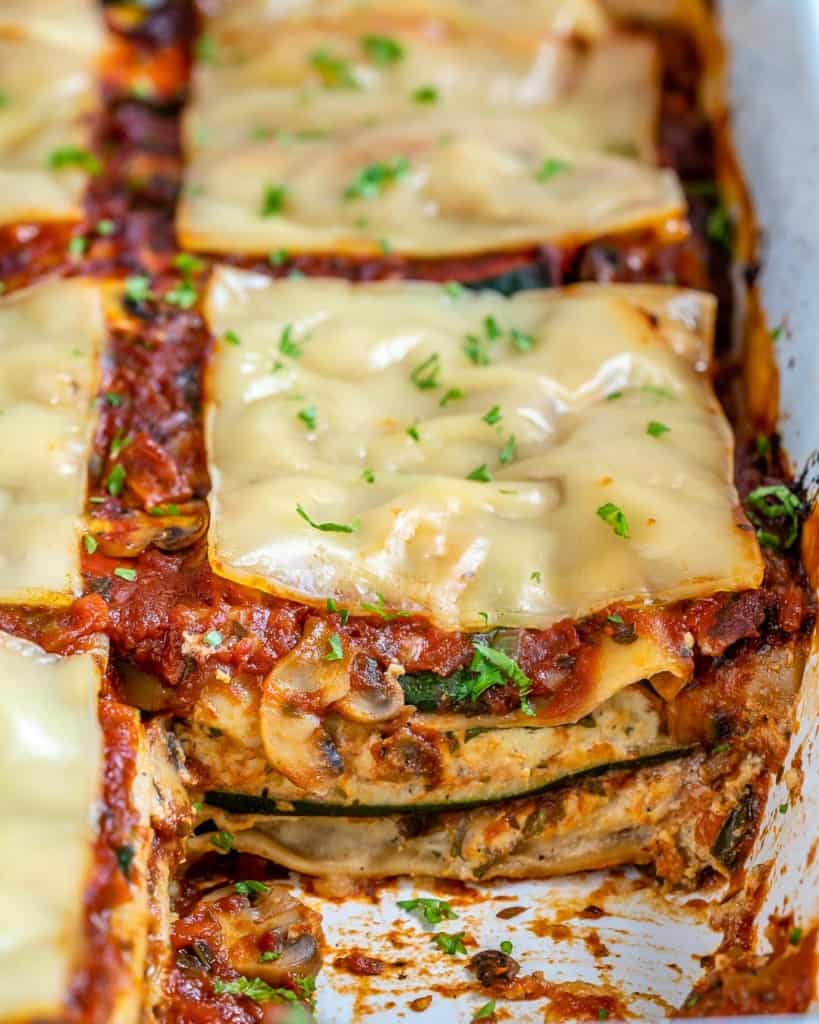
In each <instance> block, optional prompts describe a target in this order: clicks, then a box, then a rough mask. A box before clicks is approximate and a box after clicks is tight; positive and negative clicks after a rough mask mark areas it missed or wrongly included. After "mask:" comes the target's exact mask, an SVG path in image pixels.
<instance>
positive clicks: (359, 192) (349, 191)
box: [344, 156, 409, 200]
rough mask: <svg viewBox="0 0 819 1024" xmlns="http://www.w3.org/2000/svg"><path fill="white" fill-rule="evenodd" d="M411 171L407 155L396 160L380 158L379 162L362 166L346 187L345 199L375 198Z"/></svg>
mask: <svg viewBox="0 0 819 1024" xmlns="http://www.w3.org/2000/svg"><path fill="white" fill-rule="evenodd" d="M407 171H409V161H408V160H407V158H406V157H405V156H397V157H396V158H395V159H394V160H392V161H391V162H390V161H386V160H379V161H378V162H377V163H374V164H369V165H368V166H367V167H362V168H361V170H360V171H359V172H358V174H357V175H356V177H355V178H354V179H353V181H352V182H351V183H350V184H349V185H348V186H347V188H345V189H344V198H345V199H348V200H349V199H373V198H374V197H375V196H378V195H380V194H381V193H382V192H383V191H384V189H385V188H386V187H387V186H388V185H392V184H393V183H394V182H396V181H398V180H399V179H400V178H403V177H404V175H405V174H406V173H407Z"/></svg>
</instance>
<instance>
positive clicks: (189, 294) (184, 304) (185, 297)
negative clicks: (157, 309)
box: [164, 280, 199, 309]
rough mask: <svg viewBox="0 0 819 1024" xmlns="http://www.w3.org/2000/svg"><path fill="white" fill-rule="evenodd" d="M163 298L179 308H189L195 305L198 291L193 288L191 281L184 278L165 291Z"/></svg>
mask: <svg viewBox="0 0 819 1024" xmlns="http://www.w3.org/2000/svg"><path fill="white" fill-rule="evenodd" d="M164 298H165V301H166V302H168V303H170V305H172V306H177V307H178V308H179V309H190V308H191V306H195V305H196V300H197V299H198V298H199V292H198V291H197V290H196V288H194V286H193V283H192V282H191V281H188V280H185V281H180V282H179V284H177V285H174V287H173V288H171V289H170V291H167V292H165V295H164Z"/></svg>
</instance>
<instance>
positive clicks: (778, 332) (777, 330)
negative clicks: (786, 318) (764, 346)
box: [768, 323, 785, 343]
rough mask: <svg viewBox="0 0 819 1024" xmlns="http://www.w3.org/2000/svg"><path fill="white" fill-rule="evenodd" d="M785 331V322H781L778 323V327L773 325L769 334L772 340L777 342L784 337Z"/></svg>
mask: <svg viewBox="0 0 819 1024" xmlns="http://www.w3.org/2000/svg"><path fill="white" fill-rule="evenodd" d="M784 333H785V324H784V323H781V324H777V325H776V327H772V328H771V330H770V331H769V333H768V336H769V337H770V339H771V341H773V342H774V343H775V342H777V341H779V339H780V338H781V337H782V335H783V334H784Z"/></svg>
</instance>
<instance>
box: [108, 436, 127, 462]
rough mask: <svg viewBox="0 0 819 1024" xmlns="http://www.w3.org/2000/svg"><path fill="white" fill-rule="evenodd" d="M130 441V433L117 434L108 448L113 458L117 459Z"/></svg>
mask: <svg viewBox="0 0 819 1024" xmlns="http://www.w3.org/2000/svg"><path fill="white" fill-rule="evenodd" d="M130 443H131V436H130V434H116V435H115V436H114V437H113V439H112V441H111V447H110V448H109V449H108V451H109V453H110V455H111V458H112V459H115V458H116V457H117V456H118V455H119V453H120V452H121V451H122V449H123V448H125V446H126V445H129V444H130Z"/></svg>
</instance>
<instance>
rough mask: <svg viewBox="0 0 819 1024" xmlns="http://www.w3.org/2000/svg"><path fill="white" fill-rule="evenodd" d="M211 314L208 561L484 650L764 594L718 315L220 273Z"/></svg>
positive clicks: (634, 292)
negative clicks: (717, 334) (617, 611)
mask: <svg viewBox="0 0 819 1024" xmlns="http://www.w3.org/2000/svg"><path fill="white" fill-rule="evenodd" d="M206 307H207V308H206V315H207V318H208V321H209V324H210V326H211V329H212V331H213V332H214V333H215V334H216V336H217V337H218V338H219V339H220V340H219V341H218V342H217V346H216V351H215V355H214V359H213V363H212V366H211V368H210V372H209V379H208V382H207V445H208V456H209V462H210V469H211V476H212V481H213V490H212V493H211V497H210V502H211V513H212V522H211V528H210V539H209V543H210V557H211V562H212V564H213V566H214V568H215V570H216V571H217V572H219V573H221V574H223V575H225V576H228V577H230V578H232V579H236V580H239V581H241V582H244V583H248V584H251V585H254V586H258V587H260V588H262V589H265V590H269V591H271V592H274V593H279V594H286V595H290V596H293V597H296V598H297V599H299V600H303V601H306V602H315V603H323V602H324V601H325V600H326V599H327V598H328V597H332V598H333V599H334V600H336V601H337V602H338V603H339V604H340V605H341V606H343V607H348V608H350V610H351V611H354V612H356V611H359V612H360V611H361V610H362V608H363V605H365V604H370V605H378V604H379V603H380V602H382V601H383V603H384V606H385V607H388V608H393V609H398V610H401V611H404V612H417V613H420V614H423V615H427V616H429V617H430V618H431V619H432V620H433V621H435V622H436V623H437V624H438V625H440V626H442V627H444V628H448V629H467V630H477V629H480V628H483V627H485V626H486V624H487V622H489V623H490V624H492V625H507V626H517V627H531V628H543V627H546V626H549V625H551V624H553V623H554V622H556V621H558V620H560V619H563V618H567V617H568V618H572V619H575V618H579V617H581V616H583V615H586V614H588V613H590V612H593V611H595V610H597V609H600V608H602V607H605V606H606V605H608V604H610V603H612V602H615V601H638V600H652V601H673V600H677V599H681V598H687V597H696V596H702V595H705V594H709V593H712V592H714V591H718V590H726V589H727V590H732V589H742V588H745V587H753V586H756V585H758V583H759V581H760V579H761V575H762V561H761V556H760V553H759V548H758V545H757V543H756V538H755V536H754V534H753V531H751V530H750V528H749V527H748V525H747V523H746V522H745V521H744V518H743V516H742V513H741V511H740V509H739V507H738V502H737V496H736V491H735V489H734V484H733V466H732V455H733V441H732V436H731V431H730V428H729V427H728V424H727V422H726V420H725V417H724V415H723V413H722V410H721V408H720V406H719V403H718V402H717V400H716V398H715V397H714V394H713V391H712V389H711V385H710V382H709V378H708V368H709V364H710V353H711V343H712V329H713V316H714V300H713V298H712V297H711V296H708V295H705V294H703V293H697V292H689V291H684V290H681V289H677V288H665V287H652V286H610V287H599V286H577V287H574V288H568V289H563V290H550V291H531V292H523V293H519V294H518V295H516V296H514V297H513V298H511V299H506V298H503V297H501V296H499V295H496V294H494V293H488V292H487V293H482V294H478V295H476V294H469V293H464V294H462V295H455V296H452V295H451V294H450V293H449V292H448V291H447V290H446V289H445V288H442V287H440V286H438V285H432V284H424V283H418V282H399V283H383V284H375V285H359V286H355V285H350V284H348V283H346V282H342V281H335V280H322V279H315V278H314V279H304V280H294V279H290V280H285V281H280V282H272V281H270V280H269V279H268V278H265V277H262V276H259V275H253V274H248V273H244V272H241V271H236V270H231V269H226V268H220V269H219V270H217V272H216V274H215V276H214V278H213V279H212V283H211V285H210V288H209V292H208V296H207V302H206ZM494 335H497V337H495V338H494V340H491V339H492V336H494ZM237 339H238V342H239V343H238V344H235V341H236V340H237ZM470 339H471V340H470ZM231 342H233V343H231ZM484 363H486V365H484ZM425 385H426V386H425ZM611 395H616V396H619V397H615V398H609V397H607V396H611ZM651 423H658V424H661V427H660V428H658V429H662V428H668V429H667V430H665V432H663V433H662V435H661V436H652V434H651V433H649V424H651ZM470 476H471V477H472V478H471V479H469V477H470ZM487 478H489V479H487ZM297 506H301V507H302V509H303V511H304V515H305V516H309V517H310V519H312V521H313V522H314V523H316V524H328V523H332V524H337V525H340V526H341V527H343V528H344V529H343V530H342V531H338V530H335V529H329V528H326V529H324V530H322V529H317V528H315V527H313V526H311V525H310V524H309V523H308V522H307V521H306V519H305V518H304V517H303V516H302V515H300V514H299V512H298V510H297ZM604 506H612V507H613V508H614V509H619V510H621V511H622V512H623V514H624V515H625V517H626V521H627V524H628V532H629V536H628V537H623V536H618V534H617V533H616V532H615V530H614V528H613V525H612V524H611V522H607V521H604V519H603V518H601V514H598V509H603V508H604ZM612 517H613V513H611V514H610V516H609V518H610V519H612ZM653 671H657V669H656V667H655V669H654V670H653Z"/></svg>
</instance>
